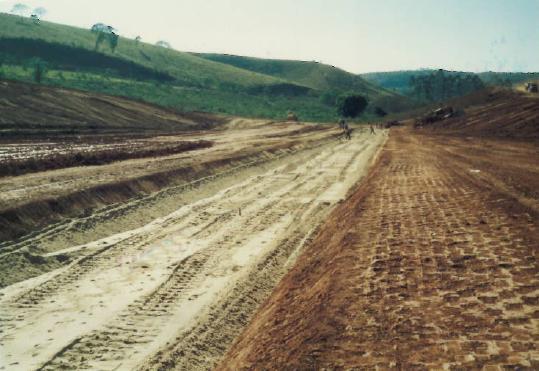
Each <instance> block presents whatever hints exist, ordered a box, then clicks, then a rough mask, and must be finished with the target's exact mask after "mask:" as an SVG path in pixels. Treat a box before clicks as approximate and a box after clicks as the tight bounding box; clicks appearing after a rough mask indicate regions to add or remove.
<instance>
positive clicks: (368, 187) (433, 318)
mask: <svg viewBox="0 0 539 371" xmlns="http://www.w3.org/2000/svg"><path fill="white" fill-rule="evenodd" d="M484 145H489V146H490V148H484ZM498 150H499V151H498ZM537 150H538V147H537V145H536V144H533V143H528V144H526V143H520V144H519V142H510V141H503V140H486V141H483V140H474V139H473V138H472V139H463V138H455V137H443V136H432V137H429V136H427V135H417V134H415V133H413V132H412V131H407V130H406V129H397V130H392V132H391V134H390V138H389V140H388V142H387V145H386V147H385V148H384V151H383V153H382V154H381V156H380V161H379V163H378V164H377V165H376V167H375V168H374V171H373V173H371V174H370V175H369V178H368V179H367V180H365V181H364V183H363V184H362V187H361V188H360V189H359V190H358V191H357V192H355V193H354V194H353V195H352V196H351V197H350V198H349V199H348V200H347V201H346V202H344V203H342V204H341V205H339V207H338V208H336V209H335V211H334V212H333V213H332V214H331V215H330V216H329V218H328V221H327V222H326V223H325V224H324V225H323V226H322V227H321V228H320V234H319V235H318V236H317V238H316V239H314V240H313V242H312V244H310V245H309V246H306V247H305V249H304V254H303V255H302V256H301V257H300V258H298V259H297V264H296V265H295V266H294V267H293V269H292V270H291V271H290V273H289V274H288V275H287V276H286V277H285V278H284V279H283V280H282V281H281V283H280V284H279V285H278V286H277V288H276V290H275V291H274V292H273V294H272V295H271V297H270V298H269V299H268V301H266V302H265V304H264V305H263V306H262V307H261V308H260V310H259V311H258V312H257V314H255V315H254V317H253V321H252V322H251V323H250V325H249V326H248V327H247V328H246V330H245V331H244V333H243V334H242V335H241V336H240V337H239V341H238V342H237V343H236V344H235V345H234V346H233V347H232V348H231V351H230V352H229V353H228V355H227V357H226V358H224V359H223V361H222V362H221V367H220V369H230V370H237V369H242V368H255V369H268V368H269V369H341V368H344V369H350V368H352V369H355V368H358V369H364V368H365V369H390V368H396V369H402V370H427V369H436V370H442V369H444V370H463V369H473V370H476V369H477V370H479V369H484V370H502V369H511V370H532V369H533V370H537V369H539V263H538V254H539V250H538V249H539V218H538V217H539V213H538V212H537V210H536V209H535V205H536V201H537V199H535V202H531V201H530V199H533V198H534V197H536V193H533V192H532V190H530V189H529V188H533V186H532V187H529V185H533V184H537V181H538V180H539V175H538V166H539V164H538V163H537V159H538V157H537ZM534 154H535V155H534ZM494 165H497V166H494ZM526 179H528V180H529V183H527V181H525V180H526ZM519 184H520V185H521V186H520V187H519ZM526 184H528V186H526ZM534 195H535V196H534Z"/></svg>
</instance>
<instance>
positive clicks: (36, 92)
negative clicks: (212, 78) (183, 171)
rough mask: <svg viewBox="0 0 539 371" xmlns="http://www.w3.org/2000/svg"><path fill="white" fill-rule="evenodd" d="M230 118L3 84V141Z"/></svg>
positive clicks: (185, 126) (161, 128) (194, 125)
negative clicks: (5, 139)
mask: <svg viewBox="0 0 539 371" xmlns="http://www.w3.org/2000/svg"><path fill="white" fill-rule="evenodd" d="M226 121H227V119H224V118H222V117H218V116H215V115H210V114H205V113H179V112H176V111H173V110H168V109H165V108H162V107H158V106H154V105H150V104H147V103H142V102H138V101H133V100H128V99H124V98H118V97H112V96H107V95H101V94H95V93H89V92H83V91H78V90H67V89H60V88H52V87H45V86H40V85H33V84H26V83H20V82H13V81H0V137H6V136H10V137H12V136H22V135H25V136H27V135H32V134H34V135H39V136H41V137H43V136H45V135H58V134H85V133H93V132H99V133H100V134H103V133H105V132H124V133H129V134H133V133H136V132H178V131H185V130H194V129H204V128H212V127H215V126H217V125H219V124H221V123H224V122H226Z"/></svg>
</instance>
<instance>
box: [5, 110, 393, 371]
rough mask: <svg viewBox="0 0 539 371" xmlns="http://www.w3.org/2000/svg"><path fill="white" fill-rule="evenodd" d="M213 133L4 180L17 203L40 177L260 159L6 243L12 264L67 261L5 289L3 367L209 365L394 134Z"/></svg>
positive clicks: (84, 180) (234, 128) (291, 129)
mask: <svg viewBox="0 0 539 371" xmlns="http://www.w3.org/2000/svg"><path fill="white" fill-rule="evenodd" d="M205 138H206V139H209V140H212V141H213V142H214V143H215V145H214V146H213V147H211V148H208V149H203V150H200V151H195V152H197V154H194V152H191V153H189V154H180V155H175V156H171V157H170V158H167V159H159V160H156V159H139V160H133V161H131V162H129V165H127V166H126V165H125V163H121V164H110V165H105V166H102V167H100V169H97V168H94V167H89V168H84V169H82V168H77V169H62V170H58V171H56V176H55V175H53V174H51V173H55V171H52V172H48V173H49V174H47V173H36V174H29V175H27V176H22V177H21V178H25V179H27V180H28V182H22V181H20V183H17V186H16V187H14V186H13V184H12V185H11V187H12V189H13V192H12V193H9V192H6V191H5V190H7V189H9V188H8V187H10V185H9V183H8V182H7V181H4V182H3V183H2V184H0V188H2V187H3V189H4V192H3V195H4V200H5V202H8V201H7V200H8V199H7V197H11V198H10V199H9V200H10V201H9V202H13V203H15V202H17V200H20V198H19V197H21V198H22V196H19V194H21V195H23V194H25V193H27V194H28V195H29V197H36V198H39V197H40V192H42V191H40V190H39V188H38V186H45V187H51V191H52V192H58V193H59V194H61V192H65V189H64V188H62V187H68V188H69V187H72V188H76V187H78V186H87V184H88V183H91V182H94V181H97V182H99V181H104V179H107V177H112V176H116V177H117V176H124V177H131V176H135V175H136V174H137V172H140V173H142V172H144V171H145V169H146V171H148V170H147V168H148V167H149V168H151V166H159V167H160V169H163V168H166V167H171V168H172V167H175V166H176V167H177V166H179V165H181V164H183V166H188V165H189V166H193V167H196V166H199V167H201V168H203V167H204V166H205V164H207V163H211V161H217V159H221V160H222V163H223V164H226V163H227V161H232V160H231V159H236V158H243V157H245V156H250V155H256V156H257V157H256V161H255V162H254V163H256V164H257V166H244V165H246V164H245V163H242V162H240V163H236V164H235V165H234V166H236V167H238V169H236V170H234V171H231V172H230V173H229V174H228V175H227V174H222V175H218V176H217V175H212V176H211V177H210V179H208V181H205V182H198V183H197V184H196V185H193V186H192V188H185V187H180V186H177V187H171V188H164V189H163V190H161V191H159V192H157V193H156V194H157V195H155V194H154V197H153V198H152V199H151V200H147V199H145V198H136V199H134V200H131V201H129V202H127V203H126V204H125V205H122V204H121V203H120V204H118V205H115V207H114V208H112V207H111V208H104V209H103V210H102V211H101V212H99V213H93V214H91V215H89V216H88V217H87V218H86V219H84V218H81V219H74V220H72V221H71V223H63V224H62V223H60V224H58V225H56V226H55V227H54V228H51V229H49V230H43V231H38V232H36V233H35V234H34V235H30V236H28V237H27V238H23V240H22V241H20V242H17V243H13V244H6V245H5V246H4V248H5V249H6V250H5V251H6V252H4V254H3V255H1V256H0V257H2V258H5V259H6V260H5V261H6V262H7V263H6V267H8V266H10V264H11V265H13V264H14V263H13V261H11V260H9V257H11V256H18V255H24V254H25V253H28V252H29V251H32V255H31V256H32V259H33V260H31V261H30V263H32V264H36V265H38V264H40V262H41V263H42V264H45V263H47V262H49V261H51V260H54V259H55V260H57V261H61V262H62V264H61V265H60V266H59V267H56V266H52V267H51V268H50V269H49V270H51V271H50V272H49V273H43V274H38V273H35V274H34V275H37V276H36V277H35V278H33V279H29V280H24V281H22V282H19V283H16V284H9V285H8V286H7V287H5V288H4V289H2V290H1V291H0V321H1V322H0V357H1V358H0V359H1V361H0V365H1V366H0V367H2V368H3V369H10V370H11V369H13V370H30V369H51V370H52V369H70V370H74V369H99V370H117V369H122V370H123V369H134V368H142V369H165V368H170V367H175V368H177V369H208V368H211V367H212V366H214V365H215V364H216V363H217V362H218V360H219V359H220V358H221V357H222V355H223V354H224V352H225V351H226V350H227V349H228V347H229V345H230V344H231V343H232V341H233V340H234V339H235V337H236V336H237V335H238V333H239V332H240V331H241V329H242V328H243V327H244V326H245V325H246V324H247V323H248V321H249V319H250V318H251V315H252V314H253V312H254V311H255V310H256V308H257V307H258V306H259V304H260V303H261V302H262V301H263V300H264V299H265V298H266V297H267V295H269V293H270V292H271V290H272V289H273V287H274V285H275V284H277V282H278V281H279V280H280V278H281V277H282V276H283V275H284V274H285V273H286V272H287V271H288V269H289V267H290V266H292V264H293V263H294V261H295V259H296V257H297V255H298V254H299V253H300V252H301V250H302V247H303V246H304V245H305V244H306V243H308V242H309V241H310V240H311V239H312V238H313V236H314V235H315V234H316V230H317V226H318V225H319V224H320V223H321V222H322V221H323V220H324V219H325V218H326V216H327V214H328V213H329V212H330V211H331V210H332V209H333V208H334V206H335V205H337V204H338V203H339V202H341V200H343V199H344V198H345V197H346V195H347V193H348V191H349V190H350V189H351V187H352V186H353V185H354V184H356V183H357V181H358V180H359V179H361V177H362V176H363V175H364V174H366V172H367V169H368V167H369V165H370V164H371V163H372V161H373V160H374V158H375V156H376V154H377V153H378V152H379V149H380V148H381V147H382V146H383V144H384V142H385V140H386V133H385V132H383V131H380V132H379V133H377V135H373V136H371V135H367V134H366V133H363V134H359V133H357V132H356V133H354V136H353V139H352V140H351V141H342V140H340V139H338V138H337V137H336V136H335V131H334V130H333V129H326V128H323V127H319V128H314V129H312V128H309V126H305V125H298V124H274V125H268V124H267V123H259V124H256V123H254V124H253V122H242V121H236V122H232V123H231V124H230V125H229V127H228V129H227V130H224V129H223V130H222V131H221V132H213V133H209V134H207V135H206V137H205ZM210 138H211V139H210ZM171 140H174V138H171ZM242 156H243V157H242ZM247 158H248V159H249V161H251V162H253V161H254V160H253V159H251V158H250V157H247ZM247 164H248V163H247ZM240 165H241V166H240ZM120 170H121V171H120ZM225 170H227V171H228V170H231V169H230V168H226V166H225ZM223 171H224V170H223ZM45 179H49V180H50V182H49V183H47V182H45ZM12 181H14V182H18V181H19V180H18V179H17V178H14V179H13V180H12ZM55 182H58V183H56V184H59V183H60V182H64V186H62V187H59V186H57V187H55V185H54V184H55ZM17 187H20V189H19V190H18V191H15V190H16V189H18V188H17ZM24 187H28V188H24ZM55 188H57V191H55ZM21 202H22V201H21ZM122 206H125V209H127V210H128V211H129V212H126V213H123V212H122V210H123V209H122ZM152 215H153V216H154V218H153V219H151V220H150V221H148V222H141V220H142V221H143V220H146V219H147V218H149V217H151V216H152ZM139 219H140V220H139ZM110 220H112V221H113V222H112V223H111V222H110ZM91 236H93V237H94V238H93V239H90V237H91ZM36 246H37V247H36ZM66 259H67V261H66ZM55 268H56V269H55ZM13 272H15V271H13Z"/></svg>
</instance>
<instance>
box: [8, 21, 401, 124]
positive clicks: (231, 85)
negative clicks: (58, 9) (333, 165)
mask: <svg viewBox="0 0 539 371" xmlns="http://www.w3.org/2000/svg"><path fill="white" fill-rule="evenodd" d="M95 41H96V35H95V34H93V33H91V32H90V30H85V29H80V28H76V27H70V26H65V25H59V24H54V23H50V22H42V23H41V24H39V25H36V24H33V23H32V22H31V21H30V20H29V19H27V18H25V19H22V18H20V17H17V16H12V15H7V14H0V77H3V78H7V79H14V80H22V81H33V80H35V70H36V65H44V66H46V74H45V75H44V78H43V79H42V83H43V84H47V85H54V86H62V87H69V88H77V89H81V90H87V91H96V92H100V93H106V94H112V95H119V96H126V97H131V98H137V99H141V100H144V101H147V102H150V103H154V104H159V105H162V106H166V107H172V108H175V109H178V110H183V111H197V110H198V111H208V112H218V113H225V114H231V115H241V116H251V117H267V118H274V119H282V118H284V117H286V112H287V111H289V110H292V111H295V112H296V113H297V114H298V115H299V116H300V119H302V120H312V121H330V120H334V119H336V113H335V107H334V98H335V96H336V94H338V93H340V92H344V91H347V92H348V91H354V92H357V93H361V94H364V95H367V96H369V97H370V98H371V100H372V99H376V98H379V97H384V99H385V101H384V104H387V106H385V107H386V108H387V109H388V110H391V109H392V108H391V105H392V104H393V103H394V101H395V102H397V103H398V104H401V103H402V98H401V97H399V96H397V95H395V94H393V93H389V92H387V91H385V90H383V89H380V88H377V87H376V86H374V85H372V84H370V83H368V82H366V81H364V80H363V79H361V78H360V77H358V76H356V75H353V74H350V73H347V72H345V71H342V70H338V69H336V68H333V67H331V66H325V65H320V64H316V63H304V62H292V61H290V62H288V61H287V62H284V61H283V63H285V65H286V66H287V67H286V68H283V69H282V71H281V72H280V73H273V72H271V71H270V70H268V69H267V68H262V69H259V70H257V69H253V68H249V67H248V66H241V65H238V66H235V65H233V64H231V63H222V61H214V60H211V59H210V58H202V57H200V56H197V55H193V54H190V53H183V52H179V51H176V50H172V49H167V48H163V47H158V46H154V45H150V44H145V43H142V42H136V41H135V40H130V39H126V38H123V37H121V38H120V40H119V44H118V47H117V48H116V50H115V51H114V52H113V51H112V50H111V49H110V47H109V46H108V45H106V43H103V44H102V45H101V46H100V47H99V49H97V50H96V49H95V45H96V42H95ZM260 61H263V60H260ZM267 62H268V63H269V64H271V65H275V61H267ZM270 69H271V68H270ZM397 106H398V105H397Z"/></svg>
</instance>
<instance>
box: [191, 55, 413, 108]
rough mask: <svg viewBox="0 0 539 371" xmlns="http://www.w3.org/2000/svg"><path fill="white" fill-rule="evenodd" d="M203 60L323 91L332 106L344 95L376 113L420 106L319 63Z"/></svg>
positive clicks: (225, 57) (228, 57) (232, 58)
mask: <svg viewBox="0 0 539 371" xmlns="http://www.w3.org/2000/svg"><path fill="white" fill-rule="evenodd" d="M195 55H197V56H200V57H202V58H205V59H208V60H211V61H215V62H220V63H224V64H228V65H231V66H234V67H238V68H242V69H245V70H249V71H252V72H257V73H262V74H265V75H269V76H273V77H276V78H280V79H284V80H287V81H290V82H293V83H295V84H300V85H303V86H307V87H309V88H312V89H314V90H316V91H321V92H322V94H321V99H322V100H323V101H327V102H331V101H333V100H334V99H335V97H336V96H338V95H339V94H343V93H358V94H361V95H364V96H366V97H367V98H368V100H369V102H370V109H369V110H368V111H367V112H368V113H367V114H369V112H371V113H372V110H373V108H374V107H376V106H380V107H382V108H384V110H386V111H388V112H400V111H403V110H408V109H411V108H415V107H416V106H417V103H416V102H414V101H412V100H410V99H408V98H406V97H403V96H402V95H400V94H398V93H396V92H394V91H390V90H386V89H383V88H381V87H380V86H378V85H376V84H373V83H370V82H368V81H366V80H365V79H363V78H362V77H360V76H359V75H355V74H353V73H350V72H346V71H343V70H341V69H339V68H336V67H334V66H329V65H326V64H322V63H318V62H307V61H293V60H277V59H261V58H253V57H242V56H236V55H228V54H204V53H198V54H195Z"/></svg>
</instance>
